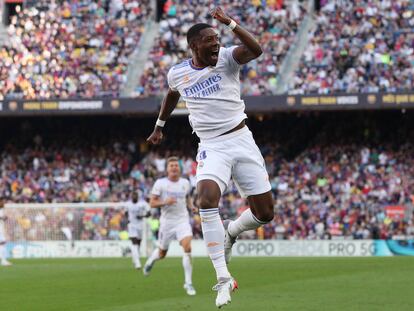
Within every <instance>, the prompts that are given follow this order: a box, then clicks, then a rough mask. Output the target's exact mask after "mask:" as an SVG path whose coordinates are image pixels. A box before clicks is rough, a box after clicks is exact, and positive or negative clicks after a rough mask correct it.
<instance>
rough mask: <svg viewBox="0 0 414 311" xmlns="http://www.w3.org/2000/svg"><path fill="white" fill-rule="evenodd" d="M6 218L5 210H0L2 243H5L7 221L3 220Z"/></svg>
mask: <svg viewBox="0 0 414 311" xmlns="http://www.w3.org/2000/svg"><path fill="white" fill-rule="evenodd" d="M2 217H4V209H3V208H2V209H0V242H3V241H5V239H6V238H5V221H4V220H3V219H1V218H2Z"/></svg>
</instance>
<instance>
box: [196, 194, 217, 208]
mask: <svg viewBox="0 0 414 311" xmlns="http://www.w3.org/2000/svg"><path fill="white" fill-rule="evenodd" d="M198 205H199V206H200V208H201V209H209V208H217V207H218V201H217V200H216V199H214V198H212V197H210V196H200V197H199V198H198Z"/></svg>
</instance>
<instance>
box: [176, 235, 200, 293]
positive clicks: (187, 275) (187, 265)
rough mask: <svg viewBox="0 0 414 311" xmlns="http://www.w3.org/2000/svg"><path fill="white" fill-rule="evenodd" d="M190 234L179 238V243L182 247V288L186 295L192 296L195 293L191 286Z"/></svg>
mask: <svg viewBox="0 0 414 311" xmlns="http://www.w3.org/2000/svg"><path fill="white" fill-rule="evenodd" d="M192 239H193V237H192V236H186V237H184V238H183V239H179V241H180V245H181V247H182V248H183V251H184V254H183V268H184V280H185V283H184V289H185V291H186V292H187V294H188V295H190V296H194V295H195V294H196V291H195V288H194V286H193V264H192V259H191V240H192Z"/></svg>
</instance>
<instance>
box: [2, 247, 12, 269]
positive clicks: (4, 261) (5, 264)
mask: <svg viewBox="0 0 414 311" xmlns="http://www.w3.org/2000/svg"><path fill="white" fill-rule="evenodd" d="M0 264H1V265H2V266H11V264H12V263H11V262H9V261H8V260H7V259H6V242H5V241H0Z"/></svg>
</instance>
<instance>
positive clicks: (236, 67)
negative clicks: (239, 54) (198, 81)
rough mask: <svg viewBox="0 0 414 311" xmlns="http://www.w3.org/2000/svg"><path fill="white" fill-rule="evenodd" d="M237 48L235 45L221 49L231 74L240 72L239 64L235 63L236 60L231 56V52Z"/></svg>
mask: <svg viewBox="0 0 414 311" xmlns="http://www.w3.org/2000/svg"><path fill="white" fill-rule="evenodd" d="M237 47H238V46H237V45H233V46H231V47H229V48H223V52H222V53H223V59H224V62H225V64H226V66H227V67H228V68H229V69H230V70H231V71H233V72H235V71H239V70H240V64H239V63H238V62H237V61H236V59H235V58H234V56H233V52H234V50H235V49H236V48H237Z"/></svg>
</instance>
